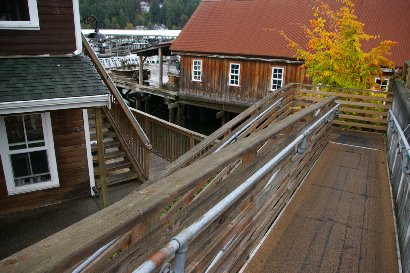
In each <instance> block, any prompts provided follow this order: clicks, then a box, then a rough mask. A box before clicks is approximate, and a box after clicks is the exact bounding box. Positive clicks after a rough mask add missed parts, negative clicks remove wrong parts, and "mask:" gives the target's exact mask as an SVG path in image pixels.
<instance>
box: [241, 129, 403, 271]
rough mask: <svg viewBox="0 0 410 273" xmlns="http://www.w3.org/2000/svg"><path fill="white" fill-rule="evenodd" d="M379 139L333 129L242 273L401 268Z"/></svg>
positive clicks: (368, 135) (384, 160)
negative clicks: (328, 141) (316, 159)
mask: <svg viewBox="0 0 410 273" xmlns="http://www.w3.org/2000/svg"><path fill="white" fill-rule="evenodd" d="M383 141H384V139H383V135H378V134H372V133H360V132H351V131H342V130H338V129H336V130H334V132H333V133H332V137H331V141H330V143H329V144H328V145H327V146H326V148H325V150H324V152H323V154H322V155H321V157H320V158H319V160H318V162H317V163H316V165H315V167H314V168H313V169H312V170H311V172H310V173H309V174H308V176H307V178H306V180H305V182H304V183H303V184H302V186H301V187H300V190H299V191H298V192H297V193H296V195H295V197H294V198H293V199H292V201H291V202H290V203H289V206H288V207H287V208H286V210H285V211H284V213H283V215H282V216H281V217H280V218H279V220H278V221H277V223H276V224H275V225H274V226H273V227H272V229H271V232H270V233H269V234H268V235H267V236H266V237H265V240H264V241H263V242H262V243H261V245H260V248H259V249H258V251H257V252H256V253H255V255H254V256H253V258H252V259H251V261H250V262H249V263H248V265H247V266H246V268H245V270H244V272H287V273H291V272H304V273H307V272H358V273H359V272H360V273H362V272H398V261H397V259H398V258H397V250H396V240H395V229H394V224H393V221H394V219H393V214H392V213H393V211H392V204H391V199H390V190H389V182H388V175H387V168H386V156H385V151H384V142H383Z"/></svg>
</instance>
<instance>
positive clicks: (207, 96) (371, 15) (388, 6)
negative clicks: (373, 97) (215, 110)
mask: <svg viewBox="0 0 410 273" xmlns="http://www.w3.org/2000/svg"><path fill="white" fill-rule="evenodd" d="M325 2H329V5H330V6H331V7H333V8H335V5H339V4H338V3H337V2H336V1H325ZM315 4H316V2H315V1H314V0H308V1H306V0H292V1H283V0H258V1H254V0H241V1H232V0H220V1H214V0H203V1H201V3H200V5H199V7H198V8H197V10H196V11H195V12H194V14H193V15H192V17H191V18H190V19H189V21H188V23H187V24H186V25H185V27H184V29H183V30H182V32H181V34H180V35H179V36H178V38H177V39H176V40H175V41H174V42H173V44H172V46H171V50H172V51H173V53H176V54H180V55H181V68H180V70H181V79H180V90H179V94H180V96H181V97H183V98H188V99H190V100H200V101H203V100H206V101H208V102H212V103H215V104H220V105H224V104H225V103H236V104H245V103H250V102H254V101H257V100H259V99H261V98H263V97H265V96H266V95H267V94H268V93H269V92H271V91H273V90H276V89H278V88H280V87H282V86H284V85H285V84H287V83H292V82H300V83H308V82H309V81H310V80H309V79H308V78H306V74H305V70H304V68H303V67H301V65H302V64H303V62H302V61H298V60H296V59H295V58H294V53H293V52H292V51H291V49H289V47H288V45H287V41H286V40H285V39H284V38H283V37H282V36H281V35H280V31H284V32H285V33H286V34H287V35H288V36H289V37H290V38H292V39H294V40H296V41H297V42H299V43H300V44H306V37H305V35H304V34H303V29H302V26H303V25H308V23H309V19H311V18H312V16H313V14H312V13H313V11H312V10H311V6H313V5H315ZM355 8H356V14H357V16H358V19H359V20H360V21H362V22H364V23H365V31H366V32H367V33H369V34H375V35H380V38H381V39H383V40H385V39H390V40H393V41H397V42H398V43H399V45H398V46H396V47H394V48H393V50H392V56H391V59H392V60H393V61H394V63H395V64H396V66H401V65H402V64H403V63H404V61H405V60H408V59H410V51H409V50H408V48H409V45H410V32H409V31H408V30H409V29H410V21H409V20H408V14H409V12H410V1H402V0H394V1H391V0H375V1H364V0H358V1H355ZM371 46H374V43H372V42H369V43H365V44H364V49H366V48H370V47H371ZM386 72H387V73H388V71H386ZM375 81H379V82H380V83H382V84H386V79H382V80H381V79H375Z"/></svg>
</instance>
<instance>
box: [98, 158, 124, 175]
mask: <svg viewBox="0 0 410 273" xmlns="http://www.w3.org/2000/svg"><path fill="white" fill-rule="evenodd" d="M131 165H132V164H131V162H129V161H128V160H127V161H125V160H122V161H118V162H114V163H108V164H106V165H105V171H106V172H107V173H109V172H112V171H115V170H120V169H124V168H129V167H131ZM95 175H96V176H98V175H100V170H99V169H98V168H97V169H96V171H95Z"/></svg>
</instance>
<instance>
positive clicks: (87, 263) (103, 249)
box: [72, 238, 118, 273]
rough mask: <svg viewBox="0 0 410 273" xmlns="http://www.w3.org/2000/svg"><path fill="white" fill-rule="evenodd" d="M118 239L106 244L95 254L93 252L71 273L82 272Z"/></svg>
mask: <svg viewBox="0 0 410 273" xmlns="http://www.w3.org/2000/svg"><path fill="white" fill-rule="evenodd" d="M117 240H118V238H115V239H114V240H112V241H110V242H108V243H106V244H105V245H103V246H102V247H101V248H99V249H98V250H97V251H96V252H94V253H93V254H92V255H91V256H90V257H88V258H87V259H86V260H84V261H83V262H82V263H81V264H80V265H79V266H78V267H76V268H75V269H74V270H73V272H72V273H80V272H81V271H83V269H84V268H86V267H87V266H89V265H90V264H91V263H92V262H93V261H94V260H95V259H97V258H98V257H99V256H100V255H101V254H102V253H103V252H104V251H106V250H107V249H108V248H109V247H110V246H112V245H113V244H114V243H115V242H116V241H117Z"/></svg>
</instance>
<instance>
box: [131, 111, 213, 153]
mask: <svg viewBox="0 0 410 273" xmlns="http://www.w3.org/2000/svg"><path fill="white" fill-rule="evenodd" d="M130 110H131V112H132V113H133V114H134V115H135V117H136V118H137V120H138V121H139V122H140V124H141V125H142V126H143V128H144V131H145V132H146V134H147V135H148V138H149V139H150V141H151V144H152V151H153V152H155V153H156V154H158V155H159V156H161V157H163V158H165V159H167V160H169V161H174V160H175V159H177V158H179V157H180V156H181V155H183V154H185V153H186V152H187V151H189V149H191V148H192V147H194V146H195V145H196V144H198V143H200V142H201V141H202V140H204V139H205V138H206V136H205V135H202V134H199V133H197V132H194V131H191V130H188V129H186V128H183V127H181V126H178V125H175V124H173V123H170V122H168V121H165V120H162V119H159V118H157V117H154V116H152V115H150V114H147V113H144V112H142V111H139V110H136V109H133V108H130Z"/></svg>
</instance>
